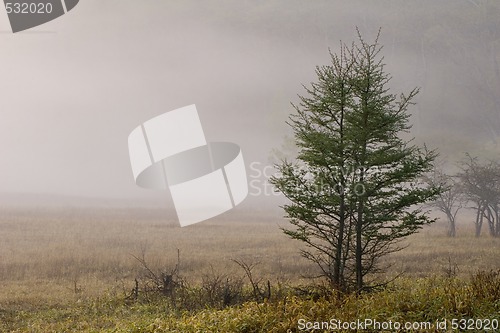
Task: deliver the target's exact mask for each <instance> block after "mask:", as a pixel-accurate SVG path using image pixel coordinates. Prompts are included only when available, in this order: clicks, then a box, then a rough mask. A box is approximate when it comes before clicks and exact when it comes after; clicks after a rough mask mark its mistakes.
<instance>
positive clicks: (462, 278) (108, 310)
mask: <svg viewBox="0 0 500 333" xmlns="http://www.w3.org/2000/svg"><path fill="white" fill-rule="evenodd" d="M234 216H236V215H234ZM234 216H230V215H225V216H222V217H221V218H218V219H214V220H213V221H207V222H204V223H200V224H197V225H193V226H190V227H187V228H180V227H178V226H177V224H176V222H174V220H175V219H174V218H173V217H172V216H169V214H168V213H167V212H165V211H162V210H154V209H132V208H123V209H118V208H113V209H111V208H109V209H107V208H96V209H88V208H87V209H84V208H73V209H64V210H63V209H26V208H5V209H3V210H2V214H1V218H0V237H1V242H0V281H1V283H0V319H2V321H1V324H0V331H1V332H3V331H18V332H50V331H53V332H59V331H75V332H79V331H88V332H100V331H109V332H122V331H123V332H133V331H134V332H142V331H144V332H150V331H151V332H155V331H158V332H164V331H165V332H168V331H175V329H179V331H180V332H182V331H186V332H190V331H191V329H192V327H194V326H196V325H195V324H196V323H195V322H196V320H198V322H197V323H198V324H199V325H202V324H203V323H204V319H203V318H204V317H201V319H200V317H199V316H206V318H207V323H208V322H210V321H211V320H218V321H221V320H222V321H224V319H223V318H226V317H224V316H229V317H228V318H230V317H235V316H236V317H238V316H240V315H241V316H240V317H241V318H247V321H248V325H250V322H251V320H250V319H251V317H252V313H253V315H255V316H257V317H259V315H258V313H261V314H264V313H268V312H269V313H270V314H269V316H271V317H270V318H272V315H273V314H275V311H277V310H276V309H275V308H274V307H273V306H275V305H272V304H267V303H266V305H259V304H258V303H256V304H254V303H252V302H248V303H245V304H244V305H243V306H242V307H241V308H238V307H230V308H227V309H222V310H217V312H216V310H215V309H214V310H213V311H212V310H209V309H208V310H203V311H201V312H195V313H191V314H189V315H187V314H185V313H184V314H181V313H178V312H176V311H174V310H175V309H173V308H172V304H170V305H168V304H166V303H164V302H166V301H165V300H163V299H155V300H151V299H149V300H148V301H147V302H134V303H132V304H130V302H127V301H126V299H125V298H126V296H127V295H128V294H129V293H130V291H131V289H132V288H133V287H134V280H135V279H136V278H137V279H141V278H143V277H144V267H143V266H142V265H141V264H140V262H139V261H138V260H136V259H135V258H134V256H135V257H141V256H142V255H144V258H145V259H146V261H147V263H148V266H149V267H150V268H151V269H152V270H153V271H155V272H160V271H164V272H169V271H172V270H173V269H174V267H175V266H176V264H179V271H178V275H179V276H180V277H182V279H183V281H184V282H185V283H186V284H189V285H190V286H193V288H194V286H199V285H202V284H203V282H204V281H205V283H206V281H207V279H208V281H214V280H215V279H216V278H222V277H224V278H228V277H231V278H233V277H235V278H238V279H239V280H240V281H244V282H248V281H247V280H246V276H245V273H244V271H243V270H242V268H241V267H239V266H238V265H237V264H236V263H235V262H234V261H233V260H234V259H236V260H239V261H241V262H245V263H247V264H249V265H252V264H253V265H254V268H253V270H252V274H253V276H254V278H256V279H259V280H262V281H267V280H269V281H270V284H271V286H272V287H273V290H274V288H278V286H280V288H284V287H283V286H297V285H306V284H310V283H311V281H309V280H308V278H307V277H308V276H311V275H314V274H315V273H316V270H315V269H316V268H315V266H313V265H311V264H310V263H309V262H307V261H306V260H305V259H303V258H301V257H300V255H298V246H299V245H300V244H299V243H297V242H296V241H293V240H290V239H287V238H286V236H285V235H283V233H282V232H281V230H280V226H286V221H285V220H283V219H280V218H277V217H266V214H264V213H253V214H250V213H246V214H245V213H240V214H239V215H238V216H237V217H236V218H235V217H234ZM271 216H272V215H271ZM445 228H446V226H445V225H444V224H439V223H438V224H435V225H433V226H429V227H426V228H425V229H423V230H422V231H421V232H420V233H419V234H417V235H414V236H412V237H410V238H409V239H408V240H406V241H405V242H406V243H405V244H404V245H408V246H407V247H406V248H405V249H404V250H402V251H400V252H398V253H395V254H393V255H392V256H390V257H388V258H386V259H385V260H386V262H387V263H388V264H391V268H390V270H389V271H388V272H387V273H386V274H387V278H390V277H393V276H396V275H398V274H401V273H402V274H403V277H402V278H399V279H398V280H397V281H396V282H395V284H394V286H399V288H400V289H398V288H396V289H394V290H395V291H394V290H393V291H392V292H397V293H398V296H397V297H396V296H394V295H392V294H391V295H392V296H390V295H389V294H384V295H382V296H383V297H385V298H384V299H386V301H387V302H386V303H387V304H386V305H387V307H388V309H392V310H391V311H393V313H386V314H385V316H386V317H387V318H389V317H390V316H393V315H397V313H398V310H397V307H396V305H394V304H392V303H391V302H396V301H397V300H390V299H391V298H399V301H401V298H404V297H403V296H402V295H403V294H404V293H406V294H404V295H406V296H405V297H407V298H408V299H407V300H406V302H408V303H409V305H408V306H410V307H411V306H414V307H416V308H418V307H419V305H418V304H417V305H411V304H410V303H411V297H410V296H409V294H408V293H410V291H409V290H404V289H405V288H406V289H412V288H413V287H414V288H415V292H417V293H418V292H419V290H420V291H422V290H426V288H427V289H429V285H427V286H426V284H431V285H432V284H433V283H434V284H436V283H437V284H438V285H440V286H442V287H443V288H444V287H445V286H448V287H450V286H454V285H455V284H456V286H455V287H456V290H455V292H457V295H459V296H456V295H455V296H456V297H461V296H460V295H462V296H463V297H464V298H467V297H469V298H470V297H471V295H473V294H470V295H469V294H467V293H469V291H470V292H471V293H472V292H473V290H474V288H472V287H470V286H467V285H466V283H468V282H469V281H470V279H471V276H472V275H473V274H474V273H475V272H477V271H481V270H482V271H490V270H498V269H500V260H499V257H500V239H493V238H490V237H489V236H484V237H481V238H474V237H473V236H472V235H473V231H472V226H468V225H467V223H466V222H463V224H462V225H461V226H460V228H459V230H458V237H456V238H454V239H453V238H448V237H446V230H445ZM485 231H486V230H485ZM178 250H179V254H180V256H179V257H180V261H179V262H177V261H178V252H177V251H178ZM210 279H211V280H210ZM432 279H434V280H432ZM443 279H448V280H443ZM432 281H434V282H432ZM436 281H437V282H436ZM450 281H453V282H450ZM499 281H500V279H499ZM493 283H496V282H493ZM499 285H500V283H499ZM402 286H405V287H404V288H403V289H401V287H402ZM419 288H423V289H419ZM462 288H464V289H463V290H462ZM493 288H494V287H493ZM431 289H432V288H431ZM443 290H444V289H443ZM465 291H467V292H465ZM383 292H385V293H389V292H390V291H389V289H388V290H385V291H383ZM440 292H441V291H440ZM442 292H443V293H444V295H452V294H453V293H452V292H450V291H449V290H448V292H447V293H445V291H442ZM493 292H494V291H493ZM464 293H465V294H464ZM499 294H500V286H499ZM379 296H380V295H379ZM382 296H380V297H382ZM455 296H454V297H455ZM290 297H292V296H290ZM426 297H427V296H426ZM456 297H455V298H456ZM292 298H293V297H292ZM375 298H376V297H375V296H373V295H370V296H366V298H364V299H363V302H364V305H363V306H365V307H369V306H370V304H372V305H373V304H374V303H370V302H376V300H375ZM415 299H418V297H416V296H415ZM358 301H359V302H361V301H360V300H358ZM469 301H470V302H472V301H473V300H472V299H469V300H467V299H464V300H463V302H462V303H463V305H464V306H465V305H467V304H468V305H467V306H471V304H472V303H470V302H469ZM291 302H292V303H291V305H290V306H291V307H294V306H295V307H296V308H297V310H296V311H297V313H300V312H301V311H302V310H304V307H306V308H307V307H309V308H310V306H311V304H309V303H307V304H306V303H303V302H306V301H304V300H298V299H293V300H292V301H291ZM301 302H302V303H301ZM307 302H309V300H308V301H307ZM349 302H353V301H349ZM349 302H347V303H348V304H347V305H345V304H344V305H342V306H346V307H347V308H344V309H350V310H349V311H351V312H352V311H354V310H353V309H354V308H355V307H356V306H359V305H360V304H361V303H359V304H358V303H349ZM467 302H469V303H467ZM495 302H496V303H495ZM486 303H487V307H486V308H484V309H483V307H478V306H477V304H475V303H474V304H475V305H474V306H475V310H474V309H473V310H470V311H473V312H470V311H469V312H470V314H477V312H474V311H476V310H477V311H481V312H480V313H487V314H488V315H489V316H491V315H493V316H496V317H497V318H498V317H499V312H498V311H499V309H500V300H498V299H493V300H492V302H491V304H490V303H488V302H486ZM486 303H485V304H486ZM278 304H281V303H280V302H278ZM321 304H322V303H321ZM356 304H357V305H356ZM391 304H392V305H391ZM481 304H482V303H481ZM495 304H496V305H495ZM455 305H456V304H455ZM315 306H317V307H318V309H317V310H318V311H319V312H318V313H317V315H318V316H320V314H323V315H326V313H328V311H330V313H331V314H334V313H335V311H334V310H333V309H332V308H331V307H332V306H333V307H335V306H336V305H332V302H327V303H325V304H323V305H315ZM420 306H422V304H420ZM495 306H496V307H495ZM391 307H393V308H391ZM455 307H456V306H455ZM438 308H439V306H436V309H438ZM441 308H443V309H447V307H446V306H444V305H443V306H442V307H441ZM479 308H480V309H479ZM167 309H169V310H167ZM238 309H239V310H238ZM280 309H281V308H280ZM337 309H338V306H337ZM358 310H359V309H358ZM358 310H356V311H358ZM204 311H209V312H204ZM210 311H212V312H210ZM235 311H236V312H237V311H242V312H241V313H239V314H238V313H235ZM245 311H247V312H245ZM255 311H257V312H255ZM273 311H274V312H273ZM280 311H281V310H280ZM349 311H347V310H346V311H344V312H343V313H349ZM360 311H361V310H360ZM484 311H485V312H484ZM488 311H489V312H488ZM204 313H205V314H204ZM356 313H357V315H360V313H363V312H362V311H361V312H359V311H358V312H356ZM443 315H445V314H443ZM172 316H173V317H172ZM218 316H222V317H218ZM412 316H413V317H414V318H415V319H422V318H423V317H422V315H421V316H420V317H419V316H417V315H412ZM412 316H409V317H408V318H413V317H412ZM264 317H265V316H264ZM292 317H293V318H292ZM292 317H290V319H289V320H288V321H286V322H287V323H288V325H289V326H286V325H285V326H286V327H288V328H289V327H297V323H294V324H293V323H290V322H289V321H291V320H292V319H293V320H294V318H295V319H296V318H297V315H294V316H292ZM179 318H183V319H182V320H180V319H179ZM196 318H198V319H196ZM208 318H211V319H208ZM217 318H218V319H217ZM221 318H222V319H221ZM261 319H262V318H261ZM190 320H191V321H195V322H192V324H193V325H194V326H193V325H191V326H189V324H186V323H189V322H190ZM255 320H257V319H255ZM271 322H272V320H271ZM155 323H156V324H155ZM173 323H175V325H177V324H178V323H184V324H186V325H188V326H189V327H188V326H186V327H184V328H183V329H180V328H175V329H174V326H175V325H174V324H173ZM184 324H182V325H184ZM254 324H255V325H256V326H251V325H250V326H249V329H248V330H245V329H243V328H241V327H240V326H238V328H234V330H236V331H242V332H244V331H247V332H253V331H259V330H255V329H251V327H264V326H263V325H264V323H261V322H257V323H254ZM276 324H277V325H278V323H276ZM61 325H62V326H61ZM134 325H138V326H137V327H136V328H134ZM169 325H170V326H169ZM172 325H173V326H172ZM242 325H243V326H244V324H242ZM267 325H272V324H269V323H268V324H267ZM279 325H281V326H279ZM279 325H278V326H276V327H281V329H282V330H279V329H278V330H277V332H280V331H286V329H285V326H283V323H279ZM290 325H291V326H290ZM243 326H242V327H243ZM162 327H163V328H162ZM200 327H202V326H200ZM207 327H208V326H206V327H205V328H200V330H198V331H200V332H203V331H207V330H208V331H213V330H215V328H213V327H212V328H210V329H209V328H207ZM214 327H215V326H214ZM220 327H222V326H220ZM235 327H236V326H235ZM266 327H270V326H266ZM288 328H287V329H288ZM226 330H232V329H230V328H226ZM192 331H196V330H195V329H193V330H192ZM221 331H224V330H221ZM261 331H262V332H265V331H269V329H265V328H262V330H261Z"/></svg>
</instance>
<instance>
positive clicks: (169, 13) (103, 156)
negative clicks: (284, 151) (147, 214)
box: [0, 0, 500, 204]
mask: <svg viewBox="0 0 500 333" xmlns="http://www.w3.org/2000/svg"><path fill="white" fill-rule="evenodd" d="M499 17H500V3H498V2H497V1H480V0H474V1H473V0H471V1H465V0H463V1H455V0H449V1H404V2H403V1H396V0H393V1H389V0H384V1H377V2H372V1H350V2H349V3H348V2H347V1H314V2H312V1H290V0H283V1H203V2H201V1H152V0H143V1H130V0H120V1H118V0H107V1H97V0H86V1H81V2H80V4H79V5H78V6H77V7H76V8H75V9H74V10H72V11H71V12H70V13H68V14H67V15H64V16H62V17H60V18H58V19H56V20H54V21H51V22H49V23H47V24H44V25H42V26H39V27H36V28H34V29H31V30H29V31H26V32H21V33H17V34H12V32H10V26H9V23H8V19H7V15H6V13H5V11H0V32H1V33H0V94H1V98H0V117H1V118H0V119H1V121H0V152H1V163H0V192H1V193H3V195H4V196H9V195H11V194H15V196H14V197H15V198H16V199H15V200H20V201H22V200H24V199H23V198H27V197H28V196H30V195H35V194H36V195H37V196H45V195H49V196H73V197H86V198H97V199H99V198H104V199H113V200H114V199H116V200H119V199H128V200H130V199H134V200H140V201H142V202H144V201H151V202H155V203H158V204H160V202H161V201H162V200H164V199H165V198H166V197H167V196H168V194H166V193H162V192H157V191H148V190H144V189H141V188H139V187H137V186H136V185H135V183H134V179H133V176H132V172H131V168H130V162H129V156H128V148H127V137H128V135H129V133H130V132H131V131H132V130H133V129H134V128H135V127H136V126H138V125H139V124H141V123H143V122H144V121H146V120H148V119H150V118H152V117H154V116H156V115H159V114H161V113H164V112H167V111H170V110H173V109H176V108H179V107H182V106H186V105H189V104H196V106H197V108H198V112H199V116H200V119H201V121H202V123H203V126H204V131H205V136H206V138H207V140H209V141H229V142H235V143H237V144H239V145H240V147H241V148H242V151H243V156H244V159H245V162H246V164H247V167H248V168H249V166H250V164H251V163H253V162H258V163H261V165H263V166H264V165H266V163H268V161H269V159H270V156H271V155H272V153H271V151H272V149H273V148H279V147H280V146H281V145H282V142H283V140H284V136H285V135H286V134H287V133H288V128H287V126H286V124H285V121H286V119H287V116H288V115H289V114H290V113H291V112H292V111H293V109H292V107H291V106H290V102H293V101H297V94H302V93H303V92H304V90H303V88H302V84H305V85H308V84H309V83H310V82H311V81H314V80H315V73H314V69H315V66H316V65H325V64H328V61H329V53H328V49H329V48H330V49H331V50H332V52H333V53H335V52H336V51H337V50H338V45H339V42H340V41H341V40H342V41H344V42H348V43H349V42H351V41H353V40H355V39H356V38H357V35H356V26H357V27H359V29H360V31H361V33H362V34H363V36H364V38H365V39H366V40H367V41H372V40H373V39H374V38H375V36H376V34H377V31H378V29H379V28H381V29H382V30H381V37H380V43H381V44H382V45H384V49H383V55H384V56H385V63H386V64H387V66H386V70H387V71H388V72H389V73H391V75H392V77H393V80H392V81H391V88H392V89H393V91H392V92H394V93H398V94H399V93H401V92H408V91H409V90H411V89H412V88H414V87H420V88H421V91H420V94H419V95H418V96H417V99H416V102H417V105H415V106H414V107H412V108H411V109H410V112H411V113H412V118H411V119H412V123H413V129H412V133H411V134H412V136H414V137H415V138H416V142H418V143H424V142H425V143H426V144H427V145H428V146H429V147H431V148H437V149H438V150H439V151H440V152H441V156H442V158H443V159H445V160H447V161H450V162H451V163H453V162H455V161H456V160H458V159H460V158H461V156H462V155H463V153H464V152H465V151H468V152H471V153H472V154H476V155H481V156H488V157H490V158H497V157H498V155H499V151H500V150H499V148H500V147H499V143H500V141H499V139H498V138H499V134H500V69H499V66H498V62H499V61H500V20H499V19H498V18H499ZM249 172H250V168H249Z"/></svg>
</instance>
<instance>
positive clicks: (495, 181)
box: [458, 154, 500, 237]
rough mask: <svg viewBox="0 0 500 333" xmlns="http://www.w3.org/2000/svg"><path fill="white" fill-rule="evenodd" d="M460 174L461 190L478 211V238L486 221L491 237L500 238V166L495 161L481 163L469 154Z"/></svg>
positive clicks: (476, 227) (476, 223)
mask: <svg viewBox="0 0 500 333" xmlns="http://www.w3.org/2000/svg"><path fill="white" fill-rule="evenodd" d="M461 168H462V171H461V172H460V173H459V174H458V177H459V179H460V182H461V188H462V191H463V193H464V195H465V196H466V197H467V199H468V200H469V202H472V203H473V204H474V206H473V209H474V210H475V211H476V220H475V229H476V232H475V233H476V237H479V236H480V235H481V229H482V226H483V222H484V220H486V221H487V222H488V227H489V231H490V235H491V236H493V237H499V236H500V211H499V206H500V164H499V163H498V162H495V161H488V162H486V163H480V162H479V161H478V158H477V157H472V156H470V155H469V154H467V159H466V160H465V161H464V162H462V166H461Z"/></svg>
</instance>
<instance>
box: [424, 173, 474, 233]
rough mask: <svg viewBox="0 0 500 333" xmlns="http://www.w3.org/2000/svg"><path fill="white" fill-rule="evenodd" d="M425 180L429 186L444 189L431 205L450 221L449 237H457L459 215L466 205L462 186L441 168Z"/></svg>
mask: <svg viewBox="0 0 500 333" xmlns="http://www.w3.org/2000/svg"><path fill="white" fill-rule="evenodd" d="M424 179H425V181H426V182H427V183H428V184H429V185H431V186H435V187H441V188H442V192H441V193H440V194H439V195H438V196H437V198H436V199H435V200H434V201H432V202H430V204H429V205H430V206H431V207H434V208H437V209H438V210H439V211H441V212H442V213H444V214H445V215H446V218H447V219H448V236H450V237H455V236H456V234H457V231H456V230H457V229H456V220H457V214H458V212H459V211H460V210H461V209H462V208H463V207H464V205H465V203H466V199H465V196H464V195H463V193H462V189H461V186H460V184H459V183H458V182H457V180H456V179H455V177H453V176H450V175H447V174H446V173H445V172H444V171H443V170H442V169H439V168H435V169H434V172H433V173H431V174H430V175H428V176H426V177H424Z"/></svg>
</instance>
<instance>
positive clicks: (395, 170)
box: [271, 31, 441, 292]
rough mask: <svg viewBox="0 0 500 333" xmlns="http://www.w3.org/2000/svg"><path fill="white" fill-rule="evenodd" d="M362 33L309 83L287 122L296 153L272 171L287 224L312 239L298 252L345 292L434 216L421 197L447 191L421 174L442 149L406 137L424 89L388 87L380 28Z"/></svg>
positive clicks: (368, 283)
mask: <svg viewBox="0 0 500 333" xmlns="http://www.w3.org/2000/svg"><path fill="white" fill-rule="evenodd" d="M358 37H359V41H358V43H357V44H356V43H353V44H352V45H347V44H342V45H341V48H340V53H339V54H331V65H328V66H321V67H317V68H316V74H317V77H318V81H317V82H315V83H312V84H311V86H310V87H304V88H305V90H306V92H307V96H300V99H301V102H300V104H299V105H294V108H295V110H296V113H295V114H293V115H292V116H290V119H289V122H288V124H289V125H290V126H291V127H292V129H293V131H294V135H295V143H296V145H297V147H298V148H299V153H298V156H297V160H296V161H295V162H293V163H292V162H289V161H283V162H282V163H281V164H280V165H278V166H277V167H278V170H279V176H275V177H273V178H272V179H271V182H272V183H273V184H274V185H275V186H276V188H277V189H278V190H279V191H281V192H282V193H283V194H284V195H285V196H286V197H287V198H288V199H289V201H290V203H289V204H287V205H285V206H284V210H285V212H286V214H287V217H288V218H289V219H290V223H291V224H292V225H293V226H294V227H293V228H291V229H285V230H284V232H285V233H286V234H287V235H288V236H290V237H292V238H294V239H298V240H301V241H303V242H304V243H305V244H306V245H307V247H306V249H304V250H302V254H303V255H304V256H305V257H306V258H308V259H310V260H312V261H313V262H315V263H316V264H317V265H318V266H319V268H320V269H321V272H322V273H321V275H322V276H325V277H326V278H327V279H328V281H329V282H330V283H331V285H332V287H334V288H336V289H338V290H339V291H342V292H349V291H357V292H360V291H362V290H365V289H368V288H370V287H373V286H374V285H375V283H376V281H375V280H374V279H371V280H368V277H369V276H372V277H373V276H374V274H373V273H378V272H380V271H381V270H383V267H381V265H380V260H379V259H380V258H381V257H383V256H384V255H387V254H389V253H392V252H394V251H398V250H399V249H400V248H399V247H398V246H397V243H398V241H399V240H401V239H402V238H403V237H406V236H408V235H410V234H412V233H415V232H417V231H418V230H419V229H420V228H421V227H422V226H423V225H425V224H429V223H432V222H434V220H433V219H430V218H429V217H428V216H427V214H426V213H427V212H425V211H423V210H422V208H421V204H423V203H425V202H427V201H429V200H432V199H433V198H435V197H436V196H437V195H438V194H439V193H440V191H441V188H439V187H438V186H433V185H428V184H426V183H425V182H424V181H423V180H422V176H423V175H424V174H426V173H427V172H430V171H431V170H432V168H433V162H434V160H435V158H436V155H437V154H436V153H435V152H434V151H428V150H427V149H425V148H423V149H422V148H419V147H417V146H415V145H413V144H412V141H411V140H407V141H406V140H404V139H403V138H402V137H401V134H402V133H405V132H408V131H409V130H410V128H411V126H410V124H409V117H410V115H409V113H408V112H407V110H408V107H409V106H410V105H411V104H412V100H413V98H414V97H415V95H416V94H417V93H418V89H414V90H412V91H410V93H408V94H406V95H404V94H401V95H399V96H397V95H395V94H392V93H390V92H389V89H388V87H387V84H388V83H389V81H390V78H391V77H390V76H389V74H387V73H386V72H385V71H384V64H383V58H382V57H381V56H380V51H381V49H382V47H381V46H380V45H379V44H378V37H377V38H376V40H375V42H374V43H373V44H368V43H366V42H365V41H364V40H363V39H362V37H361V35H360V33H359V31H358Z"/></svg>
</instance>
